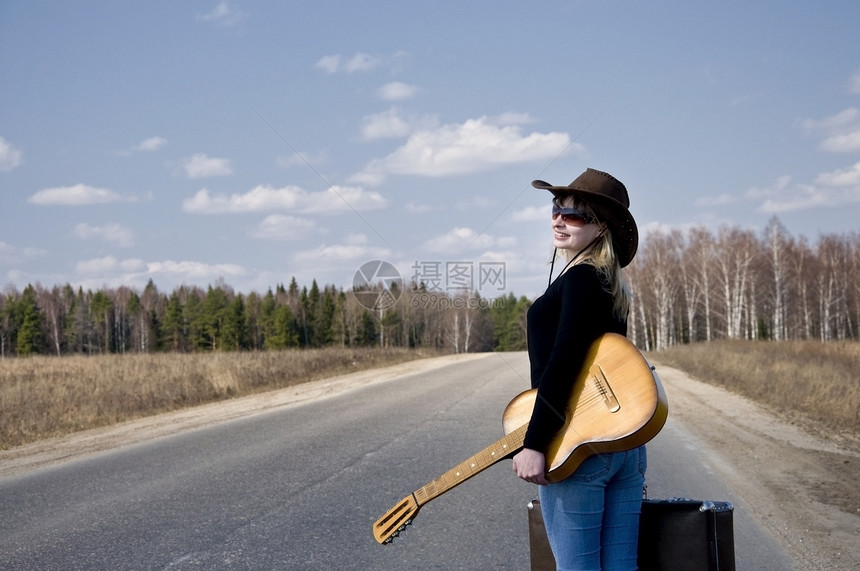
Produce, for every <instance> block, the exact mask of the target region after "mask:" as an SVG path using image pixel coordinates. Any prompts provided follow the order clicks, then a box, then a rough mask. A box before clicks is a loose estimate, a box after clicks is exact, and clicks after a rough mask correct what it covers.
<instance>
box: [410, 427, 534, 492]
mask: <svg viewBox="0 0 860 571" xmlns="http://www.w3.org/2000/svg"><path fill="white" fill-rule="evenodd" d="M527 429H528V424H525V425H523V426H521V427H519V428H517V429H516V430H513V431H512V432H509V433H508V434H506V435H505V436H503V437H502V438H500V439H499V440H497V441H496V442H494V443H492V444H490V445H489V446H487V447H486V448H484V449H483V450H481V451H480V452H478V453H477V454H475V455H474V456H472V457H471V458H469V459H468V460H466V461H465V462H461V463H460V464H458V465H457V466H454V467H453V468H451V469H450V470H448V471H447V472H445V473H444V474H442V475H441V476H439V477H438V478H436V479H435V480H433V481H432V482H430V483H429V484H426V485H425V486H422V487H421V488H419V489H417V490H415V491H414V492H413V495H414V497H415V501H416V502H417V503H418V505H419V506H423V505H424V504H426V503H427V502H429V501H430V500H433V499H435V498H438V497H439V496H441V495H442V494H444V493H445V492H447V491H448V490H450V489H452V488H454V487H456V486H458V485H460V484H462V483H463V482H465V481H466V480H468V479H469V478H471V477H472V476H475V475H477V474H479V473H481V472H483V471H484V470H486V469H487V468H489V467H490V466H492V465H493V464H495V463H496V462H499V461H501V460H504V459H505V458H510V457H511V456H512V455H514V454H516V453H517V452H519V451H520V449H522V447H523V442H525V436H526V430H527Z"/></svg>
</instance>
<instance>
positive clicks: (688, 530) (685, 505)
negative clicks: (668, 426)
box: [528, 498, 735, 571]
mask: <svg viewBox="0 0 860 571" xmlns="http://www.w3.org/2000/svg"><path fill="white" fill-rule="evenodd" d="M528 514H529V551H530V556H531V569H532V571H554V569H555V559H554V558H553V556H552V551H551V550H550V548H549V541H548V540H547V537H546V529H545V528H544V525H543V515H542V514H541V511H540V501H539V500H534V501H531V502H529V504H528ZM733 514H734V507H733V506H732V504H730V503H729V502H709V501H700V500H688V499H685V498H673V499H670V500H648V499H646V500H642V516H641V517H640V519H639V568H640V569H642V570H643V571H662V570H672V571H675V570H678V571H700V570H701V571H734V569H735V544H734V524H733Z"/></svg>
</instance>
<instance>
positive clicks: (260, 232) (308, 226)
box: [250, 214, 316, 240]
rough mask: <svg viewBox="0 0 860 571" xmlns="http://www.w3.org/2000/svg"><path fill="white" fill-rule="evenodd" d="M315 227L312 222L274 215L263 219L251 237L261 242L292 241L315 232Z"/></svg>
mask: <svg viewBox="0 0 860 571" xmlns="http://www.w3.org/2000/svg"><path fill="white" fill-rule="evenodd" d="M315 226H316V225H315V224H314V223H313V222H312V221H311V220H306V219H304V218H296V217H295V216H284V215H282V214H272V215H270V216H267V217H266V218H265V219H263V221H262V222H260V223H259V224H258V225H257V227H256V228H255V229H254V230H253V231H251V233H250V235H251V237H252V238H259V239H261V240H290V239H292V238H296V237H298V236H301V235H302V234H305V233H306V232H308V231H310V230H313V229H314V227H315Z"/></svg>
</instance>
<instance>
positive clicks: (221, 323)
mask: <svg viewBox="0 0 860 571" xmlns="http://www.w3.org/2000/svg"><path fill="white" fill-rule="evenodd" d="M625 276H626V279H627V281H628V284H629V288H630V290H631V293H632V300H633V303H632V310H631V314H630V317H629V328H628V335H629V337H630V338H631V339H632V340H633V341H634V342H635V343H636V344H637V345H638V346H639V347H641V348H642V349H644V350H659V349H663V348H666V347H669V346H672V345H676V344H679V343H688V342H695V341H706V340H713V339H718V338H730V339H772V340H777V341H780V340H803V339H818V340H821V341H831V340H848V339H855V340H856V339H857V338H858V323H860V235H858V233H856V232H854V233H851V234H849V235H835V234H834V235H823V236H821V237H820V238H819V239H818V241H817V243H815V244H814V245H813V244H811V243H810V242H809V241H808V240H807V239H806V238H804V237H800V238H795V237H792V236H791V235H789V234H788V232H787V231H786V230H785V228H784V227H783V226H782V225H781V224H780V222H779V221H778V219H776V218H772V219H771V220H770V222H769V223H768V225H767V227H766V228H765V230H764V232H763V233H762V234H761V235H756V233H755V232H753V231H749V230H743V229H738V228H729V227H722V228H720V229H719V230H717V231H716V232H714V231H711V230H709V229H707V228H705V227H697V228H693V229H691V230H689V231H686V232H682V231H680V230H675V231H671V232H668V233H661V232H650V233H648V234H647V235H646V236H644V237H643V240H642V242H641V246H640V251H639V253H638V254H637V256H636V258H635V259H634V260H633V263H632V264H631V265H630V266H629V267H628V268H626V269H625ZM372 291H373V290H372V289H371V290H370V292H371V293H372ZM379 291H380V293H384V294H387V295H388V296H389V297H392V293H393V294H395V295H394V296H393V298H396V303H391V304H390V305H388V306H385V307H384V308H382V309H374V308H373V307H371V305H370V304H368V303H367V301H366V294H367V293H368V291H367V290H365V291H364V292H362V291H344V290H343V289H342V288H337V287H335V286H332V285H326V286H323V287H320V286H319V285H318V284H317V282H316V280H314V281H313V282H312V284H311V285H310V287H308V286H303V287H300V286H299V284H298V283H297V282H296V280H295V278H293V279H292V280H291V282H290V283H289V285H286V286H285V285H283V284H279V285H277V286H275V288H274V289H269V290H267V291H266V292H265V293H263V294H259V293H257V292H251V293H248V294H243V293H237V292H235V291H234V290H233V289H232V288H231V287H230V286H229V285H228V284H226V283H224V282H223V281H219V282H218V283H216V284H214V285H208V286H207V287H206V288H205V289H204V288H202V287H199V286H186V285H183V286H179V287H177V288H175V289H174V290H173V291H171V292H170V293H164V292H161V291H159V290H158V288H157V286H156V284H155V283H153V281H151V280H150V282H149V283H148V284H147V285H146V287H144V288H143V290H142V291H137V290H135V289H134V288H129V287H124V286H123V287H118V288H113V289H111V288H105V289H100V290H96V291H92V290H84V289H82V288H77V289H75V288H73V287H72V286H71V285H69V284H66V285H63V286H59V285H55V286H53V287H51V288H45V287H43V286H41V285H40V284H35V285H33V284H29V285H27V286H26V287H25V288H24V289H23V290H22V291H18V290H17V289H15V288H14V287H7V289H6V291H5V292H4V294H3V295H2V296H0V356H2V357H8V356H27V355H38V354H42V355H57V356H62V355H80V354H85V355H86V354H100V353H114V354H122V353H153V352H184V353H190V352H201V351H266V350H280V349H287V348H316V347H327V346H344V347H372V346H381V347H407V348H426V349H432V350H435V351H449V352H474V351H516V350H523V349H525V348H526V324H525V316H526V311H527V310H528V308H529V306H530V305H531V301H530V300H529V299H527V298H525V297H524V296H520V297H517V296H515V295H514V294H513V293H508V294H507V295H503V296H500V297H498V298H494V299H492V300H488V299H484V298H482V297H481V296H480V294H479V293H477V292H468V291H464V292H462V293H461V294H452V293H448V292H444V291H436V290H428V288H427V286H426V284H423V283H418V284H416V283H412V284H409V287H404V288H403V289H402V291H398V290H396V286H395V290H393V291H388V290H386V291H382V290H379ZM357 294H358V295H357ZM361 295H365V298H361V297H360V296H361Z"/></svg>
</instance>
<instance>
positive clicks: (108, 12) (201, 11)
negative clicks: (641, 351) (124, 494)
mask: <svg viewBox="0 0 860 571" xmlns="http://www.w3.org/2000/svg"><path fill="white" fill-rule="evenodd" d="M369 6H373V8H372V9H371V8H369ZM858 23H860V3H858V2H856V1H853V0H852V1H847V0H846V1H830V2H822V3H812V2H785V1H763V2H748V1H743V2H739V1H728V2H720V3H716V2H711V3H704V2H689V1H673V2H661V1H654V2H632V1H631V2H622V1H611V0H609V1H596V0H590V1H565V2H561V1H559V2H555V1H540V0H538V1H532V2H528V3H525V2H509V1H494V2H469V1H461V2H433V3H429V2H428V3H421V4H419V3H413V2H402V1H397V2H389V1H375V2H373V3H361V2H326V1H318V2H275V1H266V0H230V1H226V2H219V1H217V0H210V1H189V2H166V1H164V2H160V1H156V2H136V3H131V2H85V1H84V2H39V1H9V0H6V1H3V2H0V78H2V81H0V287H10V286H14V287H17V288H18V289H23V287H25V286H26V285H27V284H28V283H33V284H35V283H40V284H42V285H43V286H46V287H50V286H53V285H58V284H65V283H71V284H73V285H75V286H78V285H80V286H83V287H84V288H92V289H97V288H100V287H103V286H108V287H117V286H119V285H128V286H132V287H136V288H142V287H143V286H144V285H145V284H146V282H147V281H148V280H149V279H150V278H151V279H152V280H153V281H154V282H155V284H156V285H157V286H158V287H159V289H160V290H162V291H168V292H169V291H170V290H172V289H173V288H174V287H176V286H177V285H179V284H188V285H199V286H202V287H204V288H205V287H206V286H207V285H209V284H215V283H216V282H217V281H218V280H219V279H221V280H223V281H224V282H226V283H227V284H229V285H231V286H232V287H233V288H234V289H236V290H237V291H243V292H249V291H257V292H260V293H263V292H265V290H266V289H268V288H269V287H274V286H276V285H277V284H280V283H288V282H289V280H290V278H291V277H293V276H295V277H296V279H297V280H298V282H299V284H300V285H309V284H310V281H311V280H312V279H316V280H317V281H318V282H320V283H324V284H335V285H338V286H339V287H349V286H350V285H351V283H352V280H353V276H354V274H355V272H356V270H357V269H358V268H359V267H360V266H361V265H362V264H363V263H364V262H367V261H370V260H375V259H381V260H385V261H389V262H390V263H392V264H394V265H395V266H396V267H397V268H398V269H399V270H400V272H401V273H402V275H403V277H404V278H406V279H409V278H410V277H412V276H415V275H418V276H419V277H422V274H423V277H426V274H428V273H430V272H431V270H430V268H433V267H436V268H438V269H441V271H442V272H443V274H444V272H445V268H447V267H449V266H451V265H455V264H464V265H469V266H471V267H473V268H474V272H475V280H474V285H475V287H476V288H478V287H479V286H482V285H486V284H480V283H479V281H480V280H479V277H478V268H479V266H480V264H482V263H484V264H497V265H498V264H504V270H505V276H504V283H500V282H499V281H498V280H497V281H496V282H495V283H494V284H493V286H494V288H495V291H491V290H492V288H488V289H487V291H483V293H484V294H485V295H487V296H489V297H492V296H493V295H496V294H497V293H508V292H513V293H514V294H516V295H526V296H529V297H534V296H536V295H538V294H540V292H541V291H542V289H543V287H544V286H545V283H546V275H547V271H548V270H547V265H546V259H547V256H548V254H549V251H550V248H551V237H550V232H549V195H548V194H547V193H544V192H541V191H537V190H534V189H532V188H531V186H530V182H531V181H532V180H533V179H536V178H541V179H544V180H548V181H550V182H552V183H554V184H566V183H568V182H570V181H571V180H572V179H573V178H575V177H576V176H577V175H578V174H579V173H580V172H582V171H583V170H584V169H585V168H586V167H594V168H598V169H601V170H606V171H609V172H611V173H613V174H615V175H616V176H617V177H618V178H619V179H621V180H622V181H623V182H624V183H625V184H626V185H627V187H628V189H629V192H630V196H631V210H632V212H633V214H634V216H635V217H636V220H637V222H638V224H639V227H640V232H641V234H642V236H643V240H647V234H648V233H649V232H651V231H654V230H656V229H671V228H681V229H683V228H688V227H690V226H694V225H705V226H707V227H709V228H712V229H714V230H716V229H718V228H719V227H720V226H721V225H729V226H733V227H741V228H749V229H752V230H755V231H761V230H762V229H763V228H764V226H765V225H766V224H767V222H768V220H769V219H770V218H771V217H773V216H777V217H778V218H779V220H780V221H781V222H782V223H783V225H784V226H785V227H786V229H787V230H788V231H789V233H791V234H792V235H794V236H796V237H799V236H806V237H807V238H808V239H809V240H811V241H812V242H814V241H815V240H816V239H817V238H818V237H819V236H820V235H821V234H823V233H836V234H847V233H851V232H855V231H857V230H858V214H860V34H858V32H857V28H858ZM434 264H438V265H436V266H434ZM462 267H464V266H462V265H461V269H462ZM497 267H498V266H497ZM440 287H444V283H443V284H440Z"/></svg>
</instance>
